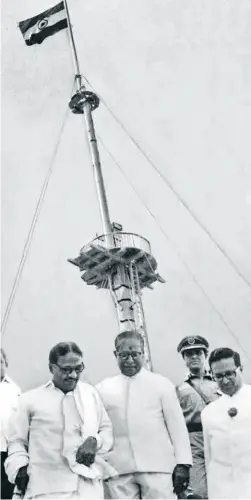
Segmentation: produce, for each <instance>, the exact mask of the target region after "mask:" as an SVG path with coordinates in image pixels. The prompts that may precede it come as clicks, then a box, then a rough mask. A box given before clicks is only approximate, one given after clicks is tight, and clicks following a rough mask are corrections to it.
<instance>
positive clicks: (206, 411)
mask: <svg viewBox="0 0 251 500" xmlns="http://www.w3.org/2000/svg"><path fill="white" fill-rule="evenodd" d="M220 407H221V398H220V397H219V399H215V401H211V403H209V404H208V405H207V406H206V407H205V408H203V410H202V412H201V416H202V419H204V420H208V419H210V416H211V415H213V414H214V413H215V412H217V411H218V410H219V408H220Z"/></svg>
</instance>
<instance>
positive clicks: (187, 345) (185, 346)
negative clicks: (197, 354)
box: [177, 335, 209, 353]
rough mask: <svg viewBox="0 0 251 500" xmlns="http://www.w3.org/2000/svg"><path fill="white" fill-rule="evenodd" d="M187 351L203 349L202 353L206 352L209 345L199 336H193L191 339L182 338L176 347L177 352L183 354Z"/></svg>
mask: <svg viewBox="0 0 251 500" xmlns="http://www.w3.org/2000/svg"><path fill="white" fill-rule="evenodd" d="M189 349H204V351H208V349H209V343H208V341H207V340H206V339H204V337H201V336H200V335H194V336H191V337H184V339H182V340H181V342H180V343H179V345H178V347H177V351H178V352H180V353H183V352H184V351H187V350H189Z"/></svg>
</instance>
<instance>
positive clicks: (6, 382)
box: [0, 375, 21, 452]
mask: <svg viewBox="0 0 251 500" xmlns="http://www.w3.org/2000/svg"><path fill="white" fill-rule="evenodd" d="M20 393H21V391H20V389H19V387H18V386H17V385H16V384H15V382H13V380H11V378H10V377H8V376H7V375H6V376H5V377H4V379H3V380H2V381H1V382H0V439H1V443H0V446H1V450H0V451H1V452H2V451H7V443H8V434H9V425H10V419H11V418H12V416H13V414H14V412H15V410H16V409H17V405H18V396H19V395H20Z"/></svg>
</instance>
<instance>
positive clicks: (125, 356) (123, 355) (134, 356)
mask: <svg viewBox="0 0 251 500" xmlns="http://www.w3.org/2000/svg"><path fill="white" fill-rule="evenodd" d="M117 354H118V356H119V358H120V359H122V360H123V361H126V360H127V359H128V358H129V356H131V357H132V359H134V360H135V359H138V358H139V357H140V356H141V355H142V352H138V351H135V352H117Z"/></svg>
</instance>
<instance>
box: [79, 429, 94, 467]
mask: <svg viewBox="0 0 251 500" xmlns="http://www.w3.org/2000/svg"><path fill="white" fill-rule="evenodd" d="M96 452H97V439H96V438H95V437H92V436H90V437H88V438H87V439H86V440H85V441H84V442H83V444H81V446H80V447H79V448H78V450H77V453H76V461H77V462H78V464H82V465H86V467H90V465H92V464H93V463H94V461H95V457H96Z"/></svg>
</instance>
